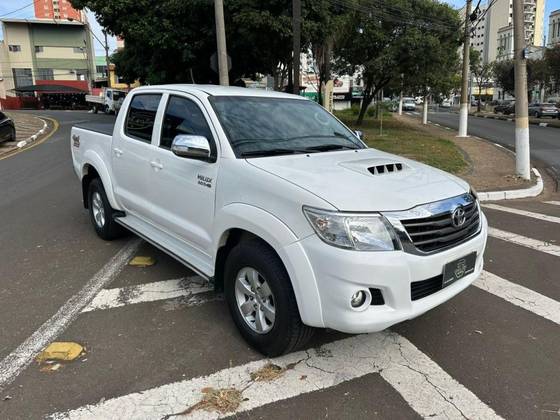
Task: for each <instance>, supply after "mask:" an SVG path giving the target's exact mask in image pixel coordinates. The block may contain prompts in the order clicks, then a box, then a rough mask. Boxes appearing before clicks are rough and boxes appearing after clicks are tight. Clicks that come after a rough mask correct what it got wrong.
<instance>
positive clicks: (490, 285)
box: [473, 271, 560, 324]
mask: <svg viewBox="0 0 560 420" xmlns="http://www.w3.org/2000/svg"><path fill="white" fill-rule="evenodd" d="M473 284H474V285H475V286H476V287H478V288H480V289H482V290H485V291H487V292H488V293H492V294H493V295H495V296H498V297H500V298H502V299H504V300H506V301H508V302H509V303H512V304H514V305H516V306H519V307H520V308H523V309H526V310H527V311H530V312H532V313H534V314H536V315H539V316H542V317H543V318H546V319H548V320H550V321H552V322H554V323H556V324H560V302H557V301H555V300H554V299H551V298H549V297H546V296H544V295H541V294H540V293H537V292H535V291H533V290H531V289H527V288H526V287H523V286H520V285H519V284H516V283H512V282H510V281H508V280H506V279H503V278H501V277H499V276H497V275H495V274H492V273H489V272H488V271H483V272H482V275H481V276H480V277H479V278H478V279H477V280H476V281H475V282H474V283H473Z"/></svg>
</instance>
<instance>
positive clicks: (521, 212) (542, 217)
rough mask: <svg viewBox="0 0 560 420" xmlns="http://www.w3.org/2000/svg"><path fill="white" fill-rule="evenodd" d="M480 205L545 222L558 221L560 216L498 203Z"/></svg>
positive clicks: (559, 221)
mask: <svg viewBox="0 0 560 420" xmlns="http://www.w3.org/2000/svg"><path fill="white" fill-rule="evenodd" d="M482 207H484V208H487V209H490V210H498V211H503V212H506V213H512V214H517V215H519V216H525V217H531V218H533V219H537V220H544V221H546V222H552V223H560V217H556V216H549V215H548V214H541V213H534V212H532V211H526V210H519V209H514V208H513V207H505V206H500V205H499V204H482Z"/></svg>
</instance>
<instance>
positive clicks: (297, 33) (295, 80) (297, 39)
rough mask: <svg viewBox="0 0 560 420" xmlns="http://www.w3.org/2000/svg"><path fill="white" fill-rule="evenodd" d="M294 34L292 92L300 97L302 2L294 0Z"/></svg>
mask: <svg viewBox="0 0 560 420" xmlns="http://www.w3.org/2000/svg"><path fill="white" fill-rule="evenodd" d="M292 33H293V36H294V40H293V41H294V44H293V65H292V70H293V72H294V76H293V77H292V87H293V88H292V92H293V93H294V94H296V95H299V79H300V60H299V59H300V54H299V52H300V49H301V0H292Z"/></svg>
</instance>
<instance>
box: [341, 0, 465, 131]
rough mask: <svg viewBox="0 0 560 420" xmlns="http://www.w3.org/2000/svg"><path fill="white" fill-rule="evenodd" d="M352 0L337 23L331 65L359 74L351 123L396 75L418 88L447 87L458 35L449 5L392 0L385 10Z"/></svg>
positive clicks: (457, 24)
mask: <svg viewBox="0 0 560 420" xmlns="http://www.w3.org/2000/svg"><path fill="white" fill-rule="evenodd" d="M353 5H354V10H353V11H351V12H350V13H348V15H346V16H345V18H344V20H343V23H342V24H341V37H340V39H339V42H338V45H335V60H336V61H335V64H336V67H337V69H338V70H339V71H341V72H346V73H348V74H353V73H354V72H355V71H356V70H359V71H360V72H361V74H362V77H363V80H364V98H363V100H362V106H361V109H360V113H359V115H358V118H357V121H356V124H358V125H359V124H361V123H362V121H363V118H364V115H365V112H366V110H367V108H368V106H369V105H370V104H371V102H372V100H373V98H374V97H375V96H376V95H377V94H378V92H380V91H381V89H383V88H384V87H385V86H387V85H388V84H389V83H391V81H395V80H397V79H399V78H400V77H401V74H404V75H405V76H404V82H405V86H408V87H409V88H411V89H421V90H422V91H423V93H426V92H427V90H428V88H432V89H434V90H441V88H443V87H444V85H447V86H449V84H448V82H449V81H450V80H451V77H452V73H453V72H454V65H453V64H454V62H455V61H456V60H457V48H458V46H459V38H460V31H459V27H460V20H459V17H458V16H457V13H456V12H455V11H454V10H453V9H452V8H451V7H449V6H448V5H445V4H440V3H437V2H434V1H432V0H394V1H392V2H391V4H390V5H386V6H387V10H383V9H372V8H371V4H370V3H368V2H364V1H361V0H356V1H354V2H353ZM396 11H398V15H397V14H395V13H396Z"/></svg>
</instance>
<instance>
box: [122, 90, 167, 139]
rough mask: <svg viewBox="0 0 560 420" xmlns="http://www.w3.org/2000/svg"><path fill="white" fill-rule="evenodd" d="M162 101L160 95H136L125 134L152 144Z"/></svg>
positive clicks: (125, 126)
mask: <svg viewBox="0 0 560 420" xmlns="http://www.w3.org/2000/svg"><path fill="white" fill-rule="evenodd" d="M160 100H161V95H160V94H153V93H146V94H138V95H134V98H132V101H131V102H130V106H129V107H128V115H127V116H126V122H125V125H124V132H125V134H126V135H127V136H129V137H132V138H134V139H137V140H140V141H144V142H146V143H150V142H151V141H152V132H153V131H154V122H155V119H156V112H157V109H158V106H159V101H160Z"/></svg>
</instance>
